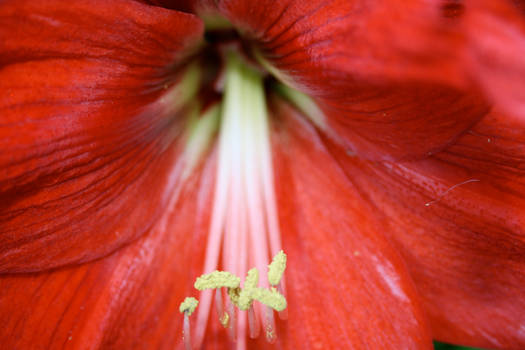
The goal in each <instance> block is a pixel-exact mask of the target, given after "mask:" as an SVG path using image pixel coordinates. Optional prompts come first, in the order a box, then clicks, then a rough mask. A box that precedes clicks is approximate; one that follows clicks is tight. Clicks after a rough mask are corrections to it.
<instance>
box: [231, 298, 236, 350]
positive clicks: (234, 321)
mask: <svg viewBox="0 0 525 350" xmlns="http://www.w3.org/2000/svg"><path fill="white" fill-rule="evenodd" d="M229 309H230V331H229V334H230V340H231V341H232V342H235V328H236V327H235V324H236V320H237V317H236V314H237V312H236V310H235V306H234V305H233V303H230V305H229Z"/></svg>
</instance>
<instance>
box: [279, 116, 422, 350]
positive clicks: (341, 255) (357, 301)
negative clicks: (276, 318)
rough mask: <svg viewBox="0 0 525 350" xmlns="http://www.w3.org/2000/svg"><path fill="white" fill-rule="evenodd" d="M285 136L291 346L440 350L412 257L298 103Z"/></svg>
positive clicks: (282, 164) (282, 205)
mask: <svg viewBox="0 0 525 350" xmlns="http://www.w3.org/2000/svg"><path fill="white" fill-rule="evenodd" d="M278 113H279V114H278V116H277V118H279V121H278V131H277V135H276V138H275V143H274V145H275V147H274V149H275V152H276V159H275V161H274V162H275V163H276V165H277V169H276V180H277V192H278V204H279V214H280V221H281V232H282V235H283V246H284V250H285V252H286V253H287V255H288V262H289V264H288V268H287V271H286V279H287V280H286V282H287V293H288V297H287V299H288V303H289V320H288V321H287V322H286V324H285V325H284V328H283V329H281V330H280V331H281V332H284V335H283V336H282V337H280V339H281V341H282V343H281V345H282V346H283V348H286V349H304V348H311V349H361V348H374V349H431V348H432V345H431V341H430V339H431V337H430V335H429V332H428V330H427V327H426V323H425V319H424V316H423V313H422V311H421V309H420V306H419V301H418V296H417V294H416V292H415V290H414V287H413V284H412V281H411V279H410V277H409V276H408V274H407V272H406V269H405V266H404V264H403V261H402V260H401V259H400V257H399V256H398V255H397V254H396V253H395V252H394V251H393V249H392V248H391V246H390V245H389V243H387V242H386V240H385V239H384V237H383V234H382V232H380V231H378V230H377V228H378V226H377V225H376V224H375V222H373V221H370V213H371V209H372V208H371V207H369V206H368V203H366V202H365V201H364V200H363V199H362V198H361V195H360V190H359V188H357V187H356V186H354V184H352V183H351V182H350V181H348V179H347V178H346V177H345V176H344V173H343V172H342V171H341V169H340V168H339V166H338V164H337V163H336V162H335V161H334V159H333V158H332V157H331V155H330V154H329V153H328V151H327V149H326V148H325V147H324V146H323V144H322V142H321V140H320V138H319V136H318V135H317V134H316V131H315V130H314V128H313V127H311V126H310V125H308V124H307V122H305V121H304V120H300V119H299V118H298V115H297V114H295V115H293V114H294V112H292V111H291V109H290V108H289V107H282V108H281V110H280V111H278Z"/></svg>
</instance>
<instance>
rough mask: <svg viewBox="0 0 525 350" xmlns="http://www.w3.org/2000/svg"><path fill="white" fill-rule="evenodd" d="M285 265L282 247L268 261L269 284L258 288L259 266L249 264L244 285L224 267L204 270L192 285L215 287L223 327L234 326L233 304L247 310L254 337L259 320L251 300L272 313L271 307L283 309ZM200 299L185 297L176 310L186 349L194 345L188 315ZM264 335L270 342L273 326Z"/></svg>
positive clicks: (216, 302) (284, 304)
mask: <svg viewBox="0 0 525 350" xmlns="http://www.w3.org/2000/svg"><path fill="white" fill-rule="evenodd" d="M285 269H286V254H285V253H284V252H283V251H282V250H281V251H279V253H277V255H275V256H274V258H273V260H272V262H271V263H270V265H268V282H269V283H270V285H271V287H270V288H269V289H267V288H261V287H258V284H259V270H257V268H252V269H250V270H249V271H248V273H247V275H246V279H245V280H244V287H243V288H241V279H240V278H239V277H238V276H236V275H234V274H232V273H230V272H227V271H214V272H212V273H208V274H204V275H202V276H200V277H198V278H197V280H196V281H195V284H194V287H195V289H197V290H199V291H204V290H215V305H216V307H217V314H218V316H219V321H220V323H221V324H222V325H223V326H224V327H225V328H228V327H230V329H231V330H233V329H234V324H235V308H234V307H237V308H238V309H239V310H242V311H248V325H249V329H250V337H251V338H257V337H258V335H259V329H258V323H257V322H256V319H255V312H254V309H253V303H254V301H258V302H260V303H261V304H263V305H265V306H266V307H267V315H269V314H272V316H271V317H273V310H275V311H278V312H282V311H284V310H285V309H286V298H285V297H284V296H283V294H281V293H282V286H281V278H282V276H283V274H284V270H285ZM223 288H226V290H227V296H228V298H229V301H230V305H231V306H232V307H231V308H230V311H229V312H227V311H225V310H224V306H223ZM198 304H199V301H198V300H197V299H195V298H193V297H187V298H186V299H184V301H183V302H182V303H181V304H180V307H179V311H180V312H181V313H182V314H184V324H183V335H182V336H183V340H184V346H185V347H186V350H191V349H193V347H192V343H191V331H190V318H189V317H190V316H191V314H192V313H193V312H194V311H195V309H196V308H197V306H198ZM266 338H267V340H268V341H270V342H272V341H273V340H274V339H275V330H274V329H273V328H272V327H268V328H267V329H266Z"/></svg>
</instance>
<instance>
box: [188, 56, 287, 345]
mask: <svg viewBox="0 0 525 350" xmlns="http://www.w3.org/2000/svg"><path fill="white" fill-rule="evenodd" d="M223 78H224V80H223V82H224V85H223V100H222V103H221V104H220V107H219V108H217V109H216V110H217V112H216V114H218V120H219V122H218V130H219V133H218V139H217V148H216V149H217V159H218V162H217V168H216V182H215V192H214V198H213V204H212V205H213V207H212V212H211V213H212V214H211V221H210V227H209V232H208V240H207V245H206V258H205V262H204V268H203V271H202V273H203V275H201V276H200V277H199V278H197V280H196V281H195V288H196V289H197V290H198V291H199V292H200V294H199V297H198V299H199V307H198V309H197V310H196V314H197V315H196V317H192V322H193V323H194V328H195V332H194V338H193V339H192V341H191V342H189V343H186V338H187V337H186V338H185V344H186V348H187V349H192V348H195V349H198V348H200V347H201V345H202V343H203V341H204V339H205V336H206V327H207V324H208V319H209V316H210V310H211V309H212V304H214V306H215V308H216V310H217V318H218V320H219V322H220V323H221V324H222V325H223V326H224V327H225V328H226V330H225V331H226V332H228V334H229V338H230V341H231V342H232V344H234V347H235V348H236V349H237V350H243V349H246V347H247V339H248V337H250V338H257V337H259V335H260V334H261V331H260V330H261V329H262V330H264V335H265V337H266V339H267V340H268V341H269V342H271V343H273V342H274V341H275V339H276V331H275V318H274V312H279V315H280V316H281V318H283V319H284V318H286V312H285V308H286V305H287V303H286V298H285V280H284V278H283V273H284V269H285V267H286V255H285V254H284V253H283V252H282V250H281V248H282V247H281V236H280V231H279V222H278V217H277V206H276V200H275V189H274V174H273V165H272V154H271V145H270V132H269V118H268V112H267V107H266V98H265V92H264V91H265V90H264V86H263V76H262V73H261V72H260V71H259V70H257V68H254V67H252V66H251V65H250V64H249V63H248V62H247V61H245V60H244V59H243V57H242V55H241V54H240V53H238V52H236V51H234V50H231V51H228V52H226V53H225V70H224V72H223ZM214 113H215V112H214ZM271 257H274V259H273V262H271V261H270V259H271ZM248 267H253V268H251V269H249V268H248ZM265 271H267V273H264V272H265ZM241 277H242V278H244V280H243V281H242V282H241ZM213 293H215V297H214V295H213ZM181 312H182V313H183V314H184V320H185V321H184V322H186V319H187V318H189V313H188V312H186V311H181ZM184 325H185V327H184V330H185V334H189V321H188V328H187V329H186V323H184ZM188 344H189V345H188Z"/></svg>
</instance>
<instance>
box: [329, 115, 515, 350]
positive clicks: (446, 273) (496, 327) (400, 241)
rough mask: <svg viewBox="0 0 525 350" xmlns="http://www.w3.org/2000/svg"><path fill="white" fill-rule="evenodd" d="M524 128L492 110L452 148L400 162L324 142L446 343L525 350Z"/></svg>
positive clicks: (435, 328)
mask: <svg viewBox="0 0 525 350" xmlns="http://www.w3.org/2000/svg"><path fill="white" fill-rule="evenodd" d="M524 130H525V125H524V124H523V123H522V122H519V121H516V120H515V119H514V120H513V119H512V118H508V117H505V116H504V115H503V114H501V113H496V112H493V113H491V114H490V115H489V116H487V117H486V118H485V119H483V120H482V121H481V122H480V123H479V124H478V125H476V126H475V127H474V128H473V129H472V130H470V131H469V132H467V133H466V134H464V135H463V136H462V137H461V138H459V139H458V140H457V142H456V143H455V144H454V145H452V146H450V147H448V148H447V149H446V150H444V151H443V152H440V153H438V154H436V155H435V156H433V157H430V158H429V159H427V160H423V161H416V162H397V163H390V162H368V161H364V160H361V159H359V158H356V157H351V156H348V155H347V154H346V153H345V152H344V149H341V148H340V147H338V146H336V145H334V144H333V143H331V142H330V141H329V140H328V139H327V140H325V142H326V144H327V145H331V146H329V147H330V149H331V151H330V152H331V153H332V154H333V155H334V157H335V158H337V159H338V161H339V162H340V163H341V165H342V166H343V167H344V169H345V171H346V174H347V176H348V178H349V179H351V180H352V181H353V182H354V183H355V184H356V186H357V187H358V188H360V190H361V192H362V194H363V196H364V197H366V198H367V200H368V201H369V202H370V203H373V205H374V209H372V210H371V212H372V213H374V214H376V218H377V221H378V222H382V224H383V227H384V228H383V231H384V232H385V233H386V234H388V236H389V237H390V239H391V240H392V241H393V242H395V245H396V246H397V247H398V248H399V250H400V252H401V253H402V255H403V258H404V260H405V261H406V264H407V267H408V269H409V271H410V273H411V275H412V277H413V279H414V281H415V282H416V285H417V288H418V290H419V292H420V295H421V300H422V302H423V303H424V306H425V309H426V311H427V315H428V316H429V319H430V323H431V326H432V332H433V336H434V337H435V338H437V339H439V340H442V341H447V342H450V343H456V344H466V345H471V346H477V347H481V348H498V349H523V348H524V347H525V316H524V312H523V310H525V296H524V294H523V290H524V287H525V278H524V277H523V276H525V254H524V252H525V220H524V218H525V216H524V215H523V214H524V212H525V199H524V198H525V181H524V178H525V177H524V175H525V146H524V144H525V139H524V135H525V133H524Z"/></svg>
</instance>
